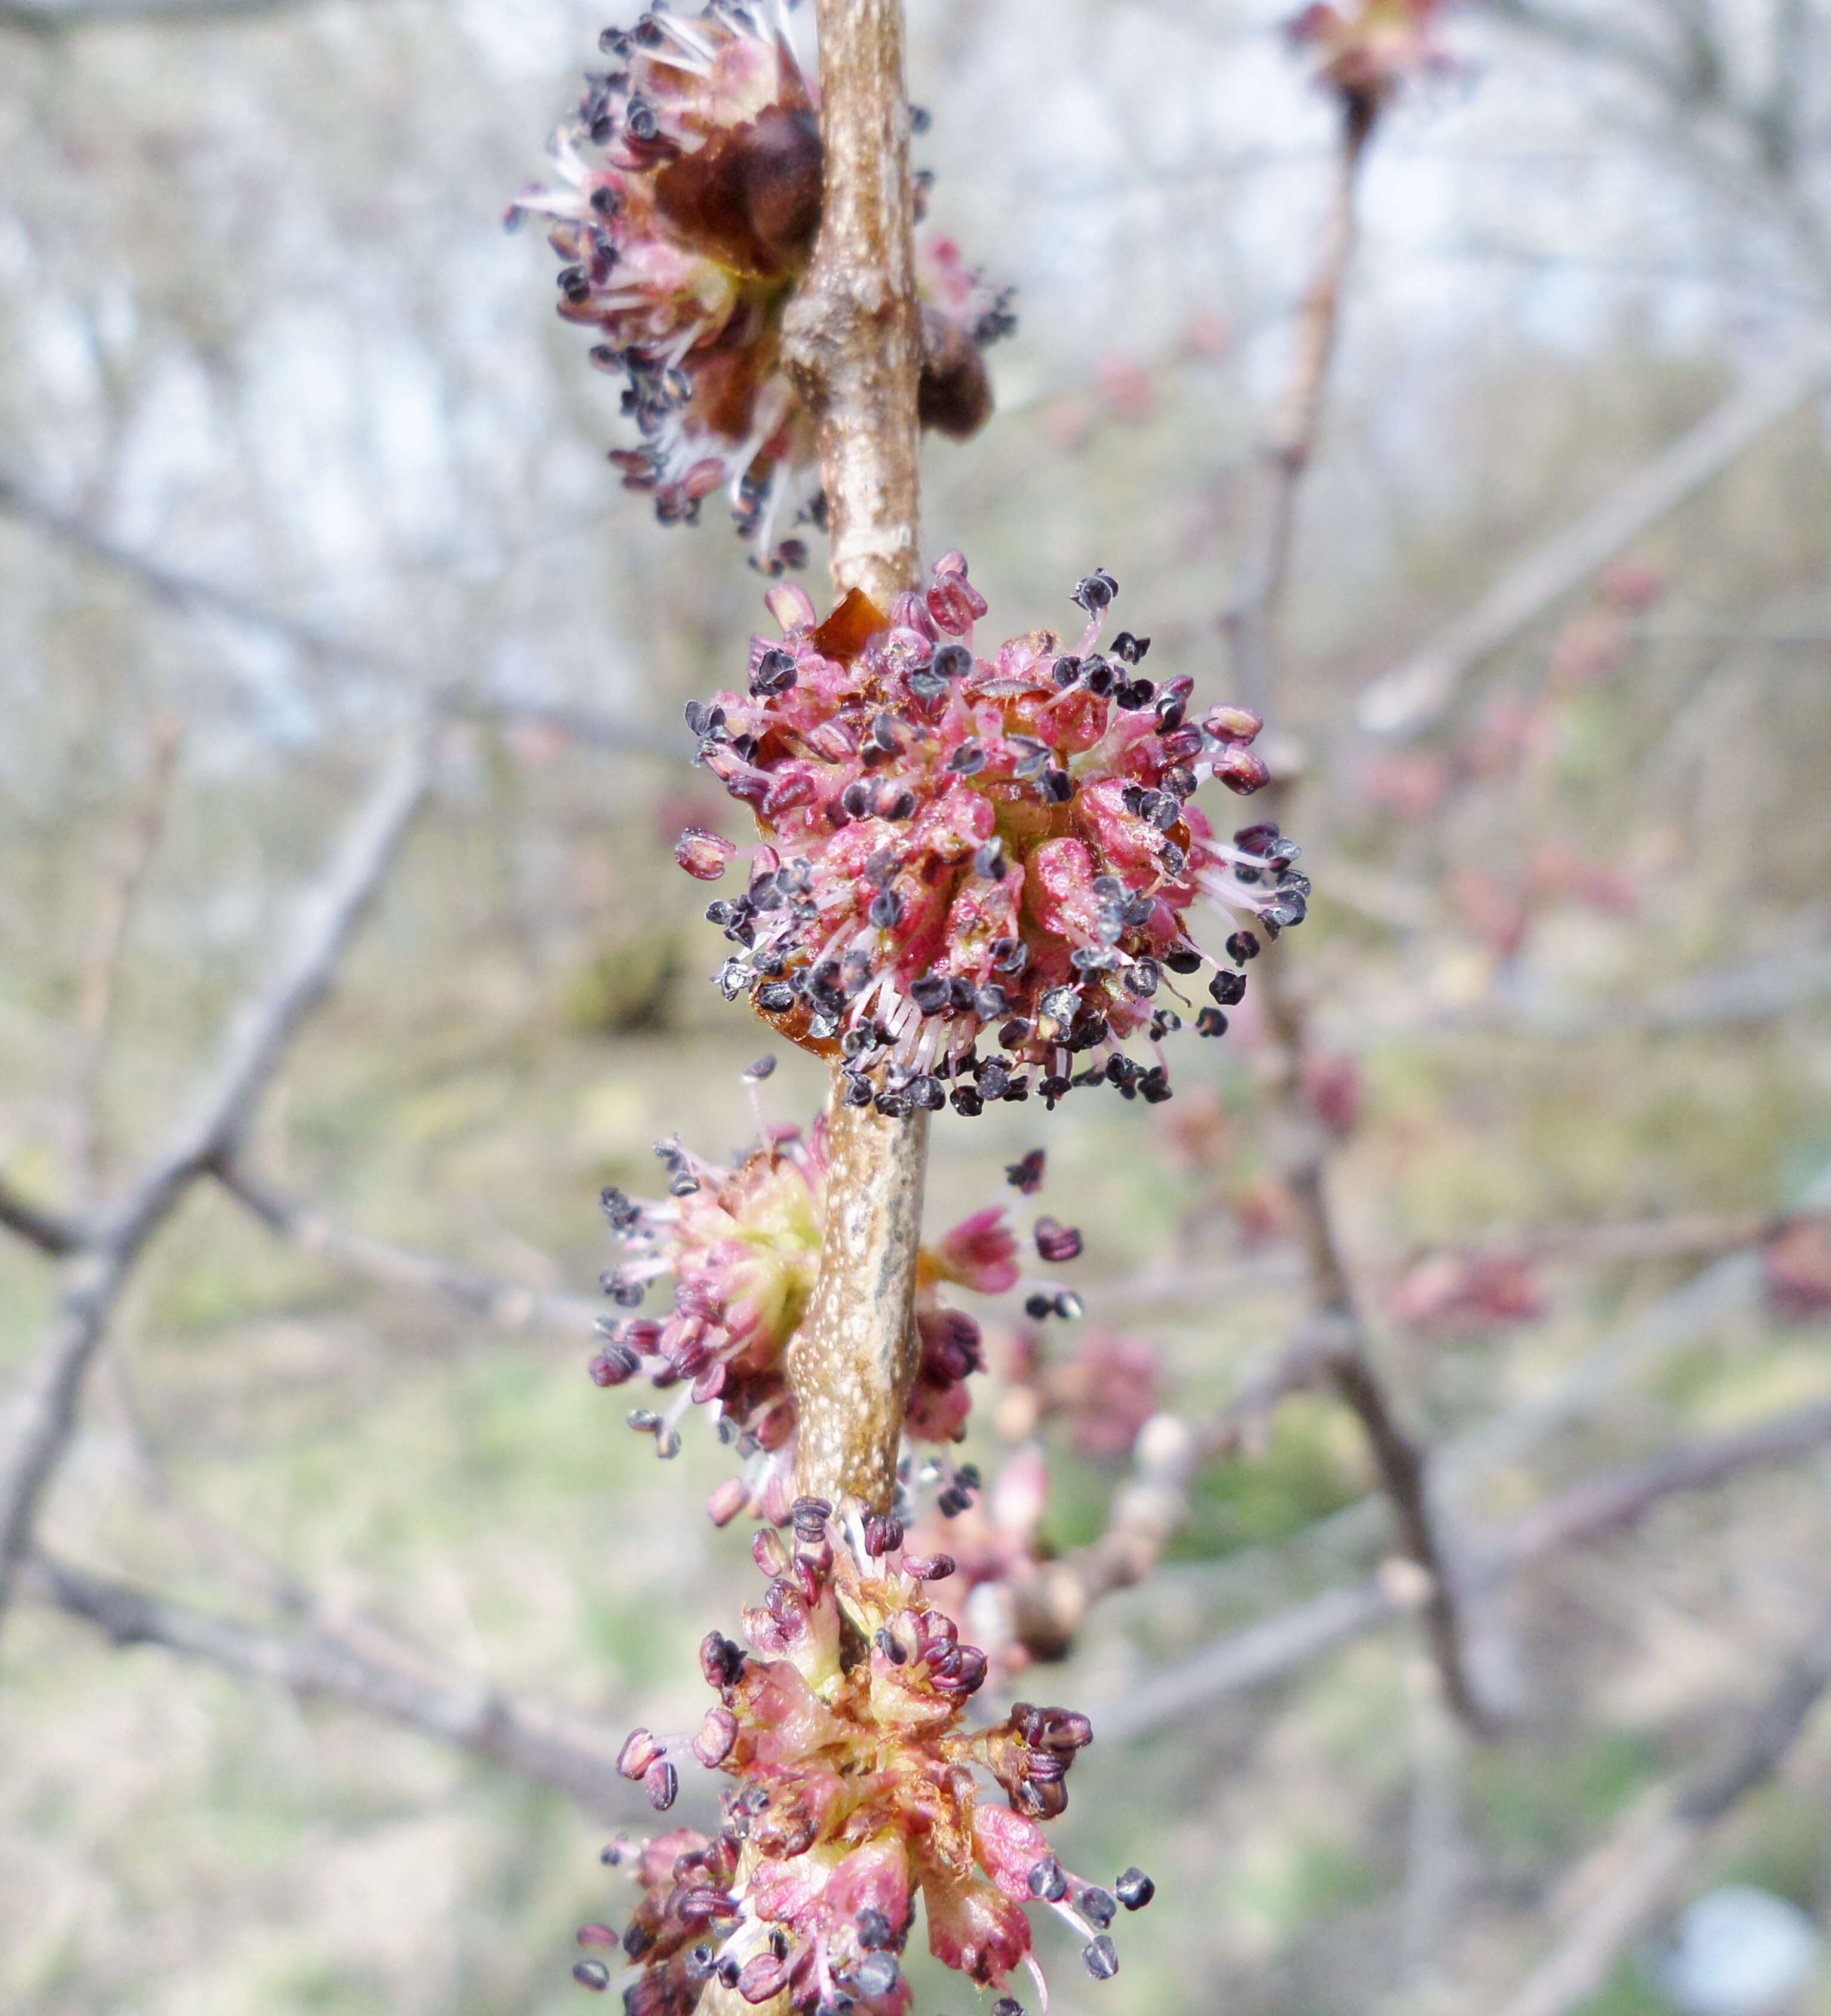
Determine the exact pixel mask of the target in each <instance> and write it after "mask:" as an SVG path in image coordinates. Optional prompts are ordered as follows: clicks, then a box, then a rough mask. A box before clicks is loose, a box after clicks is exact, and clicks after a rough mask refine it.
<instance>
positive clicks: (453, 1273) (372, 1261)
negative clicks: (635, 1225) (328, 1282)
mask: <svg viewBox="0 0 1831 2016" xmlns="http://www.w3.org/2000/svg"><path fill="white" fill-rule="evenodd" d="M215 1173H216V1175H217V1179H218V1181H219V1182H220V1183H222V1186H223V1188H224V1189H225V1190H227V1191H228V1192H229V1194H230V1196H232V1197H234V1198H235V1199H236V1201H238V1202H239V1203H240V1204H243V1205H245V1206H246V1207H247V1209H248V1210H249V1211H251V1212H252V1213H253V1214H254V1216H255V1217H256V1218H258V1219H259V1220H260V1221H261V1223H262V1224H263V1225H265V1226H266V1227H267V1229H269V1231H270V1232H273V1233H277V1234H278V1235H279V1237H281V1238H283V1239H286V1240H290V1241H291V1242H292V1244H294V1245H295V1246H297V1247H300V1248H301V1250H302V1251H305V1252H307V1253H312V1254H316V1255H319V1256H320V1257H321V1258H323V1259H325V1260H327V1261H329V1262H331V1263H332V1264H333V1265H335V1266H338V1267H341V1268H342V1269H344V1270H345V1272H347V1273H352V1274H358V1275H361V1276H363V1277H364V1278H366V1279H367V1280H372V1281H380V1282H383V1283H386V1284H387V1286H389V1287H403V1288H415V1289H418V1290H420V1291H422V1292H423V1293H425V1294H431V1295H436V1296H438V1297H439V1298H441V1299H442V1301H448V1302H451V1303H453V1304H455V1305H456V1306H457V1307H458V1308H459V1309H463V1310H464V1311H465V1312H467V1313H468V1314H469V1315H471V1316H478V1317H481V1319H483V1320H484V1321H485V1322H486V1323H493V1324H494V1325H496V1327H497V1328H498V1329H499V1330H537V1329H542V1328H546V1329H552V1330H562V1331H568V1332H571V1333H573V1334H578V1333H582V1332H583V1331H584V1330H587V1329H589V1327H590V1324H591V1322H592V1319H593V1317H595V1316H597V1315H599V1314H600V1312H601V1305H600V1304H598V1303H596V1302H593V1301H588V1300H587V1299H586V1298H585V1297H584V1296H582V1295H563V1294H549V1293H547V1292H546V1291H543V1290H541V1289H538V1288H527V1287H522V1286H521V1284H520V1283H518V1282H514V1281H503V1280H496V1278H495V1277H494V1276H491V1275H488V1274H483V1273H478V1271H477V1270H476V1269H474V1268H470V1267H460V1266H457V1265H454V1264H453V1263H452V1262H450V1261H448V1260H442V1259H440V1258H438V1257H437V1256H436V1255H433V1254H428V1253H415V1252H413V1251H409V1249H408V1248H406V1247H400V1246H392V1245H390V1244H387V1242H386V1241H385V1240H379V1239H371V1238H369V1237H368V1236H367V1235H366V1233H360V1232H351V1231H350V1230H349V1229H348V1228H347V1227H344V1226H339V1225H337V1224H334V1223H333V1222H332V1221H331V1220H330V1219H327V1218H325V1217H324V1216H323V1215H321V1214H320V1213H319V1212H318V1211H314V1210H313V1209H312V1208H311V1207H310V1206H309V1205H308V1204H302V1203H301V1202H300V1201H299V1200H298V1199H297V1198H296V1197H289V1196H287V1194H286V1193H284V1192H283V1191H281V1190H276V1188H275V1187H274V1186H273V1185H272V1184H271V1183H269V1182H268V1181H267V1180H266V1179H265V1177H262V1176H259V1175H256V1174H255V1173H254V1172H253V1171H252V1170H251V1169H250V1168H247V1165H245V1164H244V1163H243V1161H242V1160H241V1159H240V1157H239V1156H237V1155H236V1154H229V1155H226V1156H225V1157H223V1158H222V1161H220V1162H218V1165H217V1166H216V1171H215Z"/></svg>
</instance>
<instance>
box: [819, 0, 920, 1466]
mask: <svg viewBox="0 0 1831 2016" xmlns="http://www.w3.org/2000/svg"><path fill="white" fill-rule="evenodd" d="M816 17H817V20H818V21H819V24H820V137H821V140H822V142H823V144H824V150H825V151H824V194H823V209H822V212H821V221H820V237H819V239H818V241H817V243H816V246H815V248H814V260H813V268H812V270H811V271H810V272H809V275H808V279H807V282H806V286H804V287H803V288H802V290H801V292H800V293H799V294H798V295H797V297H795V301H794V302H793V303H792V304H791V307H790V308H789V311H788V322H787V324H786V326H785V329H784V343H785V347H786V352H787V355H788V361H789V365H790V368H791V370H792V371H793V372H794V373H795V379H796V381H797V383H798V384H799V386H800V387H801V389H802V392H803V394H804V395H805V397H806V399H807V401H808V403H809V407H810V409H811V410H812V411H813V413H814V414H815V416H816V419H817V421H818V423H819V427H820V474H821V479H822V482H823V484H824V488H825V491H826V497H827V524H828V527H829V530H830V532H831V538H832V571H833V585H834V589H836V590H837V591H838V593H839V594H840V595H841V596H845V595H847V594H849V593H852V592H857V593H859V594H861V595H863V596H865V597H867V599H869V600H870V602H871V603H874V604H875V605H876V607H878V609H880V610H888V607H889V606H890V603H891V601H892V599H893V598H894V597H895V596H896V594H897V592H899V590H901V589H906V588H911V587H913V586H914V585H915V584H916V581H917V578H918V574H919V569H920V555H921V545H920V533H919V531H918V504H919V491H918V487H917V463H916V455H917V404H916V387H917V376H918V373H919V371H920V368H921V324H920V319H919V314H918V310H917V301H916V292H915V254H914V245H913V242H912V239H911V236H910V225H911V216H912V206H911V195H910V180H909V105H908V100H907V97H906V93H905V91H904V88H903V5H902V0H818V5H817V8H816ZM827 1147H828V1151H829V1154H830V1157H831V1161H830V1165H829V1168H828V1172H827V1216H826V1226H825V1230H824V1235H823V1238H822V1242H821V1249H820V1276H819V1279H818V1280H817V1281H816V1284H815V1287H814V1292H813V1300H812V1301H811V1303H810V1304H809V1310H808V1316H807V1319H806V1323H804V1324H803V1326H802V1330H801V1332H800V1334H799V1335H798V1337H797V1338H796V1339H795V1343H794V1344H793V1345H792V1346H791V1348H790V1351H789V1356H788V1373H789V1378H790V1380H791V1383H792V1384H793V1386H794V1388H795V1399H796V1403H797V1406H798V1427H797V1431H796V1435H797V1442H796V1457H795V1481H796V1484H797V1486H798V1489H800V1490H802V1491H803V1492H810V1493H813V1494H816V1495H817V1496H820V1497H824V1498H826V1499H830V1500H833V1501H835V1502H836V1501H837V1500H838V1498H839V1497H840V1496H842V1495H843V1494H846V1493H851V1494H853V1495H856V1496H858V1497H860V1498H862V1499H865V1500H866V1501H867V1502H868V1503H871V1504H874V1505H877V1506H887V1505H888V1503H889V1500H890V1497H891V1495H892V1491H893V1489H894V1488H895V1481H896V1456H897V1446H898V1442H899V1438H900V1437H901V1435H902V1430H903V1415H904V1412H905V1410H906V1406H907V1402H908V1398H909V1389H910V1382H911V1381H912V1380H913V1379H914V1375H915V1359H916V1352H915V1337H914V1327H913V1319H912V1316H911V1306H912V1302H913V1298H914V1283H915V1260H916V1252H917V1244H918V1242H919V1240H920V1236H921V1207H922V1186H923V1181H924V1177H925V1172H926V1165H927V1157H928V1115H927V1114H925V1113H922V1112H917V1113H913V1114H910V1115H908V1116H907V1117H906V1118H901V1119H898V1118H887V1117H885V1115H883V1114H879V1113H878V1111H876V1110H875V1108H874V1107H870V1106H864V1107H853V1106H848V1105H846V1104H845V1103H844V1102H843V1100H842V1098H841V1096H840V1085H839V1081H838V1077H837V1075H835V1078H834V1089H833V1096H832V1098H831V1100H830V1102H829V1104H828V1107H827Z"/></svg>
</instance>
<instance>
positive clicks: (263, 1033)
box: [0, 725, 432, 1615]
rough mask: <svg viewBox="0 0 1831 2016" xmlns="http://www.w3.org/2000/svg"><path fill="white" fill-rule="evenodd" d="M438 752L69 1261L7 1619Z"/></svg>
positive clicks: (9, 1534)
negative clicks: (117, 1326) (185, 1242)
mask: <svg viewBox="0 0 1831 2016" xmlns="http://www.w3.org/2000/svg"><path fill="white" fill-rule="evenodd" d="M431 742H432V737H431V729H430V728H429V727H427V726H426V725H420V726H417V727H416V728H415V729H413V731H412V733H410V734H409V736H408V738H407V740H406V741H405V744H404V746H403V747H402V750H401V751H400V753H399V754H398V755H397V756H396V757H395V759H394V760H393V761H392V762H391V763H390V764H389V765H388V766H387V769H386V771H385V772H384V774H383V776H382V777H381V779H380V782H379V783H378V784H377V786H376V787H375V789H374V790H373V792H372V793H371V794H370V796H369V798H368V799H367V801H366V802H365V804H364V805H363V806H362V810H361V812H359V815H357V817H356V819H355V821H354V823H352V825H351V827H350V829H349V830H348V833H346V834H345V836H344V839H343V841H342V842H341V844H340V845H339V847H338V848H337V851H336V852H335V854H334V855H333V858H332V859H331V861H330V863H329V864H328V865H327V867H326V871H325V873H324V876H323V879H322V880H321V881H320V882H319V884H318V885H317V887H316V888H315V890H314V891H312V894H311V895H309V896H308V898H307V899H306V902H305V906H304V914H303V916H301V918H300V919H299V920H297V923H295V925H294V929H293V931H291V933H290V934H289V937H288V939H287V952H286V954H285V956H284V957H283V959H282V960H281V962H280V966H279V973H278V975H277V976H276V978H275V979H274V981H272V984H271V985H269V986H268V987H267V988H265V989H263V990H262V991H261V992H260V993H258V995H255V996H254V997H253V998H252V999H251V1000H250V1001H249V1002H248V1003H247V1004H246V1005H245V1006H244V1007H243V1009H242V1010H241V1011H240V1013H238V1014H237V1015H236V1017H235V1018H234V1020H233V1021H232V1024H231V1025H230V1028H229V1033H228V1038H227V1041H226V1043H225V1055H224V1057H223V1059H222V1062H221V1064H219V1065H218V1068H217V1071H216V1073H215V1075H214V1077H213V1078H211V1080H210V1082H208V1084H207V1085H206V1086H205V1088H204V1092H203V1093H202V1095H201V1096H200V1098H199V1099H198V1100H197V1101H196V1104H195V1106H194V1107H193V1108H192V1110H191V1111H189V1113H188V1114H186V1116H185V1117H184V1118H183V1119H182V1120H181V1121H180V1122H179V1124H178V1126H177V1128H176V1129H175V1130H174V1131H173V1133H172V1135H171V1139H170V1140H169V1141H168V1143H167V1145H166V1147H164V1150H161V1151H160V1154H157V1155H156V1156H155V1157H153V1160H152V1161H150V1163H149V1164H148V1165H147V1166H146V1168H145V1169H144V1170H143V1171H142V1172H141V1174H140V1175H139V1176H138V1177H137V1178H136V1179H135V1181H134V1182H133V1183H132V1184H131V1185H130V1186H128V1190H127V1191H126V1192H125V1193H124V1195H123V1196H122V1197H121V1198H120V1199H119V1200H118V1201H117V1202H116V1203H115V1204H114V1205H113V1206H112V1207H111V1208H110V1210H109V1211H107V1212H106V1215H104V1217H103V1221H102V1222H101V1223H100V1225H99V1226H98V1228H97V1229H96V1233H95V1234H94V1237H93V1238H92V1240H91V1241H90V1242H89V1243H88V1244H87V1245H86V1246H85V1247H84V1249H83V1250H82V1251H81V1252H80V1253H79V1254H78V1255H77V1257H76V1258H74V1260H73V1261H72V1262H71V1263H70V1278H69V1280H68V1283H67V1286H66V1287H65V1290H64V1292H63V1297H62V1298H61V1300H60V1301H59V1306H58V1309H57V1312H56V1316H54V1317H53V1319H52V1327H51V1333H50V1335H49V1337H48V1339H47V1340H46V1341H45V1345H44V1347H43V1348H42V1350H41V1352H40V1353H39V1355H38V1359H37V1360H36V1361H35V1363H34V1364H33V1366H31V1369H30V1370H29V1371H28V1372H27V1375H26V1377H25V1380H24V1381H23V1384H22V1386H21V1388H20V1390H19V1391H18V1392H16V1394H15V1395H14V1396H13V1400H12V1402H11V1403H10V1406H9V1409H8V1410H7V1417H6V1419H5V1423H4V1424H3V1428H4V1433H3V1435H0V1615H3V1614H4V1611H5V1607H6V1604H7V1603H8V1601H9V1600H10V1597H11V1596H12V1593H13V1585H14V1582H15V1580H16V1577H17V1575H18V1572H19V1569H20V1564H22V1563H23V1561H24V1560H25V1559H26V1557H27V1555H28V1554H29V1553H30V1552H31V1548H32V1544H33V1532H34V1525H35V1523H36V1521H37V1517H38V1507H39V1505H40V1503H41V1501H42V1499H43V1498H44V1495H45V1490H46V1488H47V1487H48V1486H49V1483H50V1481H51V1478H52V1475H53V1474H54V1473H55V1471H56V1467H57V1465H58V1463H59V1460H60V1459H61V1458H62V1456H63V1451H64V1449H65V1447H66V1445H67V1443H68V1442H69V1440H70V1435H71V1434H72V1433H73V1432H74V1429H75V1426H76V1419H77V1407H78V1404H79V1402H80V1400H81V1393H82V1388H83V1383H84V1381H85V1378H86V1377H87V1376H88V1370H89V1366H90V1365H91V1363H92V1361H93V1359H94V1358H95V1355H96V1352H97V1350H98V1349H99V1348H100V1345H101V1344H102V1341H103V1338H104V1337H105V1336H106V1334H107V1329H108V1323H109V1320H110V1317H111V1316H112V1315H113V1313H114V1306H115V1304H116V1303H117V1301H119V1299H120V1298H121V1293H122V1291H124V1289H125V1287H126V1286H127V1284H128V1280H130V1278H131V1277H132V1273H133V1271H134V1268H135V1265H136V1264H137V1262H138V1261H139V1258H140V1255H141V1254H142V1252H143V1251H145V1249H146V1246H147V1244H148V1243H149V1242H150V1240H151V1239H152V1237H153V1234H154V1233H157V1231H158V1229H160V1226H163V1225H164V1222H165V1221H166V1219H168V1218H169V1217H170V1216H171V1213H172V1211H174V1210H175V1208H177V1206H178V1203H179V1201H181V1200H182V1197H183V1196H184V1195H185V1193H186V1191H187V1190H189V1188H190V1186H191V1185H192V1184H193V1183H195V1182H196V1180H197V1179H198V1178H199V1177H200V1176H201V1175H203V1174H204V1172H206V1171H207V1169H208V1168H210V1167H211V1165H212V1164H213V1163H214V1161H217V1160H218V1158H219V1157H222V1156H224V1155H225V1154H229V1152H230V1151H231V1150H232V1149H233V1148H234V1147H235V1146H236V1143H237V1142H238V1141H239V1140H240V1138H241V1136H242V1135H243V1133H244V1132H245V1131H246V1129H247V1126H248V1125H249V1123H250V1122H251V1120H252V1119H253V1117H254V1108H255V1107H256V1104H257V1103H258V1100H259V1099H260V1097H261V1093H263V1092H264V1091H265V1089H266V1088H267V1085H268V1084H269V1081H270V1080H271V1079H272V1076H273V1075H274V1073H275V1072H276V1071H277V1070H278V1069H279V1065H280V1063H281V1061H282V1060H283V1057H285V1054H286V1051H287V1046H288V1044H289V1043H290V1042H291V1040H292V1039H293V1037H294V1035H296V1034H297V1031H298V1028H299V1025H300V1024H301V1022H302V1021H304V1020H305V1017H306V1016H307V1015H308V1013H310V1011H311V1010H312V1008H313V1007H315V1006H316V1004H317V1003H318V1002H319V1000H320V999H322V997H323V995H324V994H325V992H326V990H327V989H328V988H329V987H330V982H331V978H332V976H333V974H334V972H335V970H336V968H337V963H338V961H339V959H341V957H342V956H343V953H344V949H345V948H346V947H347V946H348V943H349V941H350V938H351V935H352V934H353V933H354V931H355V927H356V925H357V923H358V922H359V920H360V919H361V917H362V914H363V913H364V912H365V911H366V909H367V908H368V906H369V903H370V902H372V901H373V898H374V896H375V895H376V892H377V890H378V889H379V888H380V885H381V882H382V879H383V877H384V875H385V874H386V873H387V869H388V867H389V866H390V864H391V862H393V860H394V859H395V854H396V852H397V851H398V848H399V846H400V844H401V841H402V839H403V838H404V837H405V833H406V831H407V828H408V826H409V825H410V824H411V823H412V821H413V816H414V815H415V813H416V812H417V811H418V810H419V808H420V805H421V803H422V802H423V801H424V798H425V796H426V794H427V790H428V788H429V787H430V784H431Z"/></svg>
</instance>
